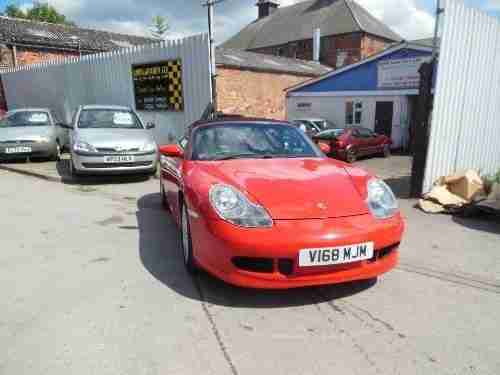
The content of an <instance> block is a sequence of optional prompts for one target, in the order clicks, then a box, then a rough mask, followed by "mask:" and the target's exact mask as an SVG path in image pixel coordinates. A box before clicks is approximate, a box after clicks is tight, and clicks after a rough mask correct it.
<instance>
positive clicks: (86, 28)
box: [0, 15, 154, 41]
mask: <svg viewBox="0 0 500 375" xmlns="http://www.w3.org/2000/svg"><path fill="white" fill-rule="evenodd" d="M1 19H7V20H9V21H14V22H26V23H31V24H35V25H36V24H39V25H47V26H55V27H61V28H64V29H67V30H68V31H69V30H71V29H74V30H83V31H93V32H99V33H108V34H114V35H121V36H125V37H134V38H141V39H148V40H151V41H154V38H149V37H146V36H140V35H132V34H125V33H120V32H116V31H108V30H99V29H92V28H89V27H80V26H72V25H66V24H60V23H51V22H46V21H36V20H29V19H26V18H18V17H8V16H2V15H0V20H1Z"/></svg>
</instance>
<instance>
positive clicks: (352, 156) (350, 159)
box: [346, 148, 357, 163]
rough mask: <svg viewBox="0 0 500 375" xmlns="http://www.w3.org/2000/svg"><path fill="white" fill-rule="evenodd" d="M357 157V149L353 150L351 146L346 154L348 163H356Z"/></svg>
mask: <svg viewBox="0 0 500 375" xmlns="http://www.w3.org/2000/svg"><path fill="white" fill-rule="evenodd" d="M356 159H357V157H356V151H355V150H353V149H352V148H350V149H349V150H347V154H346V161H347V162H348V163H354V162H355V161H356Z"/></svg>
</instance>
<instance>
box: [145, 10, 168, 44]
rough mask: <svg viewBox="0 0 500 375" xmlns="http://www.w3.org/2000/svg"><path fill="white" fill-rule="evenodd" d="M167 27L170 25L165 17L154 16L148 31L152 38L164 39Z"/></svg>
mask: <svg viewBox="0 0 500 375" xmlns="http://www.w3.org/2000/svg"><path fill="white" fill-rule="evenodd" d="M169 28H170V26H169V24H168V20H167V18H166V17H163V16H154V17H153V20H152V22H151V26H150V27H149V31H150V32H151V35H153V38H155V39H159V40H160V39H165V36H166V35H167V32H168V29H169Z"/></svg>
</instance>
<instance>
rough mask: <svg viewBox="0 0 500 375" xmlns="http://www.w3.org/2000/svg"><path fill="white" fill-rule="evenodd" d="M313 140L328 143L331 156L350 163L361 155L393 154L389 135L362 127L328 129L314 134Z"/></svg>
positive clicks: (318, 142)
mask: <svg viewBox="0 0 500 375" xmlns="http://www.w3.org/2000/svg"><path fill="white" fill-rule="evenodd" d="M313 140H314V142H316V143H317V144H320V143H323V144H327V145H328V146H330V148H331V152H330V155H331V156H333V157H335V158H338V159H341V160H345V161H347V162H348V163H353V162H355V161H356V160H357V159H358V157H360V156H369V155H383V156H384V157H388V156H390V155H391V144H392V141H391V139H390V138H389V137H387V136H386V135H382V134H377V133H374V132H373V131H372V130H370V129H367V128H362V127H352V128H335V129H328V130H325V131H322V132H321V133H318V134H316V135H314V136H313Z"/></svg>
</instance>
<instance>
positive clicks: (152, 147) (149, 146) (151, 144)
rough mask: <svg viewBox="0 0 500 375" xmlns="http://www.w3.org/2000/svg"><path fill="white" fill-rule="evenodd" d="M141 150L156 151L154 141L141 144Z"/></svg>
mask: <svg viewBox="0 0 500 375" xmlns="http://www.w3.org/2000/svg"><path fill="white" fill-rule="evenodd" d="M141 151H144V152H153V151H156V143H154V142H148V143H145V144H144V146H142V149H141Z"/></svg>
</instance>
